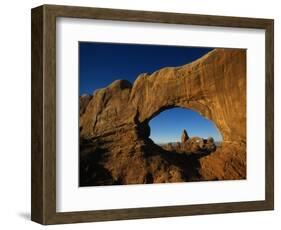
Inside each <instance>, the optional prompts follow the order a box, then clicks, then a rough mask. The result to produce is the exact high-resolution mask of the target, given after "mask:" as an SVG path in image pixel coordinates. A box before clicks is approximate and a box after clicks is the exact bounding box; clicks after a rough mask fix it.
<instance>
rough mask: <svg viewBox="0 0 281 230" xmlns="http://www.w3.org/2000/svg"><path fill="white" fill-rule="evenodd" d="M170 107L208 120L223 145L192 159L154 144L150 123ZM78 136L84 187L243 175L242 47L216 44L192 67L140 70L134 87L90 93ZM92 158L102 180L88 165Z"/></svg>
mask: <svg viewBox="0 0 281 230" xmlns="http://www.w3.org/2000/svg"><path fill="white" fill-rule="evenodd" d="M173 107H182V108H188V109H192V110H195V111H197V112H199V113H200V114H201V115H202V116H204V117H206V118H208V119H210V120H212V121H213V122H214V123H215V125H216V126H217V128H218V129H219V130H220V132H221V134H222V136H223V140H224V143H223V145H222V146H221V147H220V148H219V149H218V150H217V151H215V152H213V153H211V154H210V155H208V156H204V157H196V159H195V158H191V157H190V155H188V156H180V157H179V156H177V155H176V154H172V153H171V152H167V151H166V150H164V149H162V148H161V147H159V146H157V145H155V144H154V143H153V142H152V141H151V140H150V139H149V135H150V128H149V125H148V122H149V121H150V120H151V119H152V118H153V117H155V116H157V115H158V114H159V113H160V112H162V111H164V110H166V109H169V108H173ZM80 111H81V109H80ZM80 114H81V113H80ZM80 138H81V140H80V142H81V143H85V144H80V160H81V161H80V162H82V163H81V165H80V184H81V185H95V184H97V185H98V184H103V183H104V184H107V182H108V181H109V182H108V184H134V183H158V182H159V183H160V182H179V181H194V180H214V179H242V178H245V177H246V144H245V143H246V51H245V50H238V49H215V50H213V51H211V52H210V53H208V54H207V55H205V56H203V57H202V58H200V59H198V60H197V61H195V62H193V63H191V64H188V65H184V66H181V67H175V68H172V67H168V68H163V69H161V70H159V71H156V72H154V73H153V74H151V75H149V74H141V75H140V76H139V77H138V78H137V79H136V81H135V82H134V84H133V85H132V84H131V83H130V82H128V81H125V80H117V81H115V82H113V83H112V84H111V85H109V86H108V87H107V88H103V89H100V90H97V91H95V92H94V94H93V96H92V98H91V99H90V101H89V102H88V103H87V106H86V109H85V112H84V113H82V114H81V117H80ZM224 149H226V150H228V151H226V152H225V153H224ZM98 156H99V157H98ZM91 157H92V158H95V157H97V159H98V160H94V162H95V164H98V166H99V167H100V168H101V170H100V171H101V173H103V172H104V174H106V176H104V177H106V179H105V180H103V182H97V179H95V178H101V177H103V176H97V173H96V172H94V171H93V170H90V168H91V164H90V163H88V162H91V160H89V159H88V158H91ZM177 157H178V158H177ZM86 159H87V160H86ZM97 162H98V163H97ZM228 165H232V166H229V167H228ZM218 167H219V169H218ZM96 168H97V167H96ZM195 169H196V170H195ZM94 174H95V175H96V176H95V175H94ZM107 177H108V178H107Z"/></svg>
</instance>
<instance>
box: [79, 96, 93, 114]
mask: <svg viewBox="0 0 281 230" xmlns="http://www.w3.org/2000/svg"><path fill="white" fill-rule="evenodd" d="M91 99H92V96H90V95H88V94H83V95H81V96H80V97H79V114H80V116H81V115H82V114H83V113H84V112H85V110H86V107H87V106H88V104H89V102H90V100H91Z"/></svg>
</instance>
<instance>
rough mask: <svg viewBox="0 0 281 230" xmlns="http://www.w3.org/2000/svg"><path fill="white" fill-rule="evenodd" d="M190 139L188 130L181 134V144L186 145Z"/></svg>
mask: <svg viewBox="0 0 281 230" xmlns="http://www.w3.org/2000/svg"><path fill="white" fill-rule="evenodd" d="M188 139H189V136H188V134H187V132H186V130H185V129H184V130H183V131H182V134H181V143H185V142H186V141H187V140H188Z"/></svg>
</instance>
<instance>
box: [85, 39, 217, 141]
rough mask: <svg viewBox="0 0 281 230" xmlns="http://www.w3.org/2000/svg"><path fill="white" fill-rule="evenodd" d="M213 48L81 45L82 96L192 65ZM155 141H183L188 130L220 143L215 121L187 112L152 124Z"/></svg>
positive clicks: (171, 112)
mask: <svg viewBox="0 0 281 230" xmlns="http://www.w3.org/2000/svg"><path fill="white" fill-rule="evenodd" d="M211 50H212V48H201V47H200V48H199V47H183V46H162V45H137V44H116V43H95V42H80V43H79V94H80V95H82V94H84V93H88V94H93V92H94V91H95V90H96V89H99V88H103V87H106V86H108V85H109V84H110V83H112V82H113V81H115V80H117V79H126V80H128V81H130V82H131V83H133V82H134V81H135V79H136V78H137V77H138V75H139V74H141V73H153V72H154V71H156V70H159V69H160V68H163V67H167V66H170V67H173V66H181V65H184V64H187V63H190V62H192V61H194V60H196V59H198V58H200V57H201V56H203V55H204V54H206V53H208V52H210V51H211ZM149 124H150V127H151V138H152V139H153V140H154V141H155V142H157V143H159V142H168V141H169V142H173V141H179V140H180V136H181V132H182V130H183V129H184V128H185V129H186V130H187V132H188V133H189V135H190V136H201V137H208V136H212V137H214V138H215V139H216V140H220V137H219V133H218V131H217V130H216V128H215V126H214V125H213V123H212V122H210V121H208V120H206V119H204V118H203V117H202V116H200V115H199V114H198V113H196V112H193V111H191V110H187V109H180V108H174V109H170V110H166V111H164V112H162V113H161V114H159V115H158V116H157V117H155V118H154V119H152V120H151V121H150V123H149Z"/></svg>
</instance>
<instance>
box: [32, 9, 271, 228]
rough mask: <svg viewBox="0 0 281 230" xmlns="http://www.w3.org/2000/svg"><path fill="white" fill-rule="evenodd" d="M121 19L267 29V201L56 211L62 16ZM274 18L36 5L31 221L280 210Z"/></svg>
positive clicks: (101, 219)
mask: <svg viewBox="0 0 281 230" xmlns="http://www.w3.org/2000/svg"><path fill="white" fill-rule="evenodd" d="M57 17H71V18H85V19H103V20H117V21H118V20H121V21H131V22H149V23H170V24H184V25H203V26H219V27H237V28H255V29H264V30H265V31H266V32H265V35H266V44H265V47H266V52H265V53H266V56H265V61H266V63H265V65H266V73H265V76H266V81H265V82H266V85H265V87H266V140H265V143H266V150H265V157H266V160H265V169H266V170H265V177H266V182H265V200H264V201H248V202H232V203H215V204H197V205H181V206H164V207H148V208H130V209H114V210H113V209H112V210H100V211H78V212H57V211H56V18H57ZM273 40H274V21H273V20H271V19H257V18H240V17H225V16H209V15H193V14H179V13H162V12H145V11H130V10H116V9H103V8H89V7H74V6H57V5H43V6H39V7H37V8H34V9H32V158H31V163H32V170H31V172H32V178H31V179H32V187H31V192H32V194H31V196H32V199H31V201H32V202H31V203H32V205H31V219H32V220H33V221H35V222H38V223H41V224H63V223H76V222H91V221H109V220H124V219H139V218H156V217H170V216H186V215H199V214H200V215H202V214H215V213H231V212H245V211H259V210H273V209H274V92H273V89H274V77H273V69H274V66H273V65H274V42H273Z"/></svg>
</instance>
